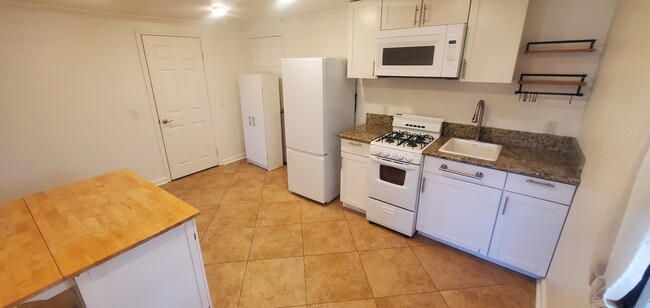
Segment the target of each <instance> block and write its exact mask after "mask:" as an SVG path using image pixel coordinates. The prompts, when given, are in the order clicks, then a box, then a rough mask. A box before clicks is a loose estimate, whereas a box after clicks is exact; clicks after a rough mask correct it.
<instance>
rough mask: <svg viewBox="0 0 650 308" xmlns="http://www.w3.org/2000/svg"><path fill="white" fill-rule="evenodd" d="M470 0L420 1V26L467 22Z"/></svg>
mask: <svg viewBox="0 0 650 308" xmlns="http://www.w3.org/2000/svg"><path fill="white" fill-rule="evenodd" d="M469 3H470V0H424V1H422V22H421V23H420V25H421V26H423V27H424V26H435V25H448V24H464V23H467V16H468V15H469Z"/></svg>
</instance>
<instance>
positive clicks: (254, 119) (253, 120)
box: [253, 117, 255, 126]
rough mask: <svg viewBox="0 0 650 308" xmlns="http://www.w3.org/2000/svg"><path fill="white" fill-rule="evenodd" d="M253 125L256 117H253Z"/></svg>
mask: <svg viewBox="0 0 650 308" xmlns="http://www.w3.org/2000/svg"><path fill="white" fill-rule="evenodd" d="M253 126H255V117H253Z"/></svg>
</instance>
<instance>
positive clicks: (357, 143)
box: [348, 141, 361, 147]
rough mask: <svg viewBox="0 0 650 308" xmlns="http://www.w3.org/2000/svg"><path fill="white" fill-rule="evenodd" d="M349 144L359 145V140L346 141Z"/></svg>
mask: <svg viewBox="0 0 650 308" xmlns="http://www.w3.org/2000/svg"><path fill="white" fill-rule="evenodd" d="M348 144H349V145H356V146H359V147H360V146H361V142H354V141H348Z"/></svg>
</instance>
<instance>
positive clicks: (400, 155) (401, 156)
mask: <svg viewBox="0 0 650 308" xmlns="http://www.w3.org/2000/svg"><path fill="white" fill-rule="evenodd" d="M395 158H397V159H398V160H404V155H402V154H397V155H395Z"/></svg>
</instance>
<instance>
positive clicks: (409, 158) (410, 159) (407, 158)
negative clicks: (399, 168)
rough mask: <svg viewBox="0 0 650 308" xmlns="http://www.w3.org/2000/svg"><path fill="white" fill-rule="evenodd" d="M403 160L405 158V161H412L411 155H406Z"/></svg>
mask: <svg viewBox="0 0 650 308" xmlns="http://www.w3.org/2000/svg"><path fill="white" fill-rule="evenodd" d="M404 160H406V161H407V162H411V161H413V156H406V157H404Z"/></svg>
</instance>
